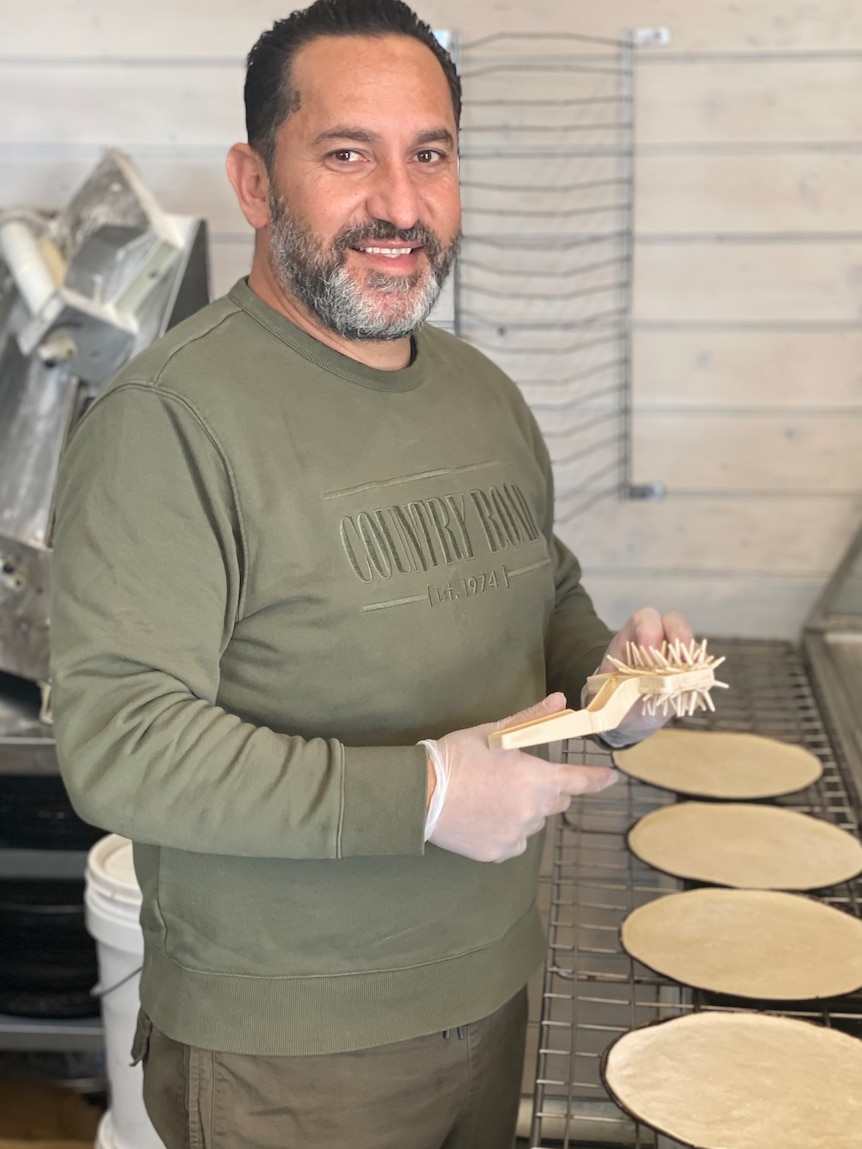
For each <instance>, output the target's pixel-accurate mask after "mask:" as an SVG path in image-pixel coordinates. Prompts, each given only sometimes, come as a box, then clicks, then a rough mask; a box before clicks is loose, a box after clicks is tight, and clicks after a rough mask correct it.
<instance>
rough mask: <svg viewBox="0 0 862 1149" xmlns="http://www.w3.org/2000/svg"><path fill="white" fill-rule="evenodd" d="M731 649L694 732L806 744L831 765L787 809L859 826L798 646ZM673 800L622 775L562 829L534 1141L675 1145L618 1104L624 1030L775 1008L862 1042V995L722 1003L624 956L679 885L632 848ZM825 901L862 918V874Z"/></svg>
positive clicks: (584, 748)
mask: <svg viewBox="0 0 862 1149" xmlns="http://www.w3.org/2000/svg"><path fill="white" fill-rule="evenodd" d="M710 649H711V650H712V651H713V652H714V653H716V654H725V655H727V662H726V663H725V664H724V666H723V667H722V678H723V679H724V680H725V681H727V682H728V683H729V684H730V686H731V690H729V691H727V692H725V693H723V695H722V698H721V700H720V704H719V707H718V710H717V713H715V714H703V715H698V717H696V718H692V719H686V720H685V721H684V723H682V724H683V725H685V726H686V727H690V728H698V729H713V730H728V731H744V732H749V733H754V734H762V735H766V736H768V737H771V738H776V739H779V740H783V741H786V742H791V743H795V744H797V745H801V746H804V747H805V748H806V749H808V750H810V751H812V752H813V753H814V754H816V755H817V756H818V758H819V759H820V760H821V762H822V763H823V768H824V769H823V775H822V777H821V779H820V780H819V781H818V782H817V783H816V784H815V785H813V786H811V787H809V788H808V789H807V790H804V791H802V792H800V793H798V794H793V795H789V796H787V797H783V798H780V799H777V800H776V801H777V802H778V803H779V804H781V805H782V806H789V807H792V808H793V809H795V810H799V811H802V812H804V813H807V814H811V815H813V816H815V817H818V818H823V819H825V820H827V821H829V822H832V823H833V824H835V825H837V826H840V827H841V828H843V829H846V830H849V831H851V832H853V833H855V834H858V833H859V819H858V815H857V811H856V810H855V809H854V807H853V804H852V802H851V799H850V797H849V794H850V793H852V790H850V788H849V786H848V783H847V775H846V772H845V771H846V767H845V764H844V763H843V762H842V761H840V760H838V759H837V758H836V756H835V754H834V751H833V749H832V746H831V745H830V742H829V739H828V737H827V734H826V731H825V729H824V725H823V721H822V719H821V716H820V713H819V711H818V708H817V703H816V701H815V698H814V694H813V691H812V687H811V684H810V682H809V679H808V676H807V674H806V671H805V668H804V665H803V663H802V660H801V657H800V654H799V652H798V650H797V648H796V647H795V646H793V645H792V644H790V643H785V642H772V641H757V640H742V639H733V640H726V641H722V640H716V641H711V642H710ZM564 753H565V755H566V758H567V760H568V761H570V762H581V763H584V764H588V765H601V764H606V763H607V758H608V752H606V751H604V750H602V748H600V747H598V746H596V745H595V744H593V743H590V742H585V741H581V740H572V741H571V742H569V743H567V744H566V746H565V747H564ZM674 801H676V798H675V796H674V795H673V794H671V793H669V792H667V791H663V790H658V789H656V788H654V787H651V786H647V785H644V784H642V783H639V782H635V781H633V780H630V779H626V778H624V779H623V780H622V781H621V782H620V783H619V784H618V785H617V786H615V787H613V788H612V789H611V790H609V791H606V792H605V793H603V794H601V795H598V796H594V797H590V798H587V799H583V800H580V801H579V802H578V803H576V804H575V805H573V806H572V808H571V810H570V812H569V814H568V815H566V817H565V818H562V819H560V820H559V821H558V823H557V825H556V828H555V830H554V842H553V859H552V869H551V874H550V892H551V904H550V911H549V921H548V934H549V937H548V942H549V944H548V953H547V959H546V966H545V975H544V985H543V992H542V1003H541V1018H540V1021H539V1041H538V1057H537V1065H536V1083H535V1092H534V1099H533V1113H532V1121H531V1129H530V1141H529V1144H530V1146H531V1147H536V1149H537V1147H540V1146H550V1145H553V1146H561V1147H562V1149H569V1147H570V1146H572V1147H574V1146H579V1147H584V1146H588V1145H595V1146H606V1145H613V1146H625V1147H630V1146H631V1147H634V1149H647V1147H650V1149H675V1147H676V1146H677V1145H678V1142H676V1141H672V1140H669V1139H667V1138H664V1137H662V1136H658V1135H656V1134H654V1133H653V1132H652V1131H651V1130H650V1129H648V1128H646V1127H645V1126H642V1125H639V1124H638V1123H637V1122H635V1121H633V1120H631V1119H630V1118H629V1117H627V1116H626V1115H624V1114H623V1113H622V1112H621V1111H620V1110H619V1109H617V1107H616V1106H615V1105H614V1104H613V1103H612V1102H611V1101H610V1099H609V1098H608V1096H607V1094H606V1093H605V1090H604V1088H603V1087H602V1084H601V1081H600V1078H599V1061H600V1059H601V1055H602V1053H603V1051H604V1050H605V1048H606V1047H607V1046H608V1045H609V1044H610V1043H611V1041H613V1040H614V1038H616V1037H617V1036H618V1035H620V1034H622V1033H624V1032H625V1031H627V1030H629V1029H631V1028H632V1027H634V1026H636V1025H642V1024H644V1023H646V1022H650V1021H654V1020H656V1019H659V1018H665V1017H672V1016H674V1015H675V1014H680V1013H684V1012H687V1011H690V1010H696V1009H701V1008H705V1007H708V1008H710V1009H739V1008H745V1009H769V1010H770V1011H771V1012H773V1013H774V1012H780V1013H783V1014H785V1015H787V1016H793V1017H803V1018H808V1019H810V1020H813V1021H817V1022H819V1023H821V1024H825V1025H829V1026H834V1027H835V1028H838V1029H842V1030H844V1031H845V1032H848V1033H851V1034H853V1035H855V1036H860V1037H862V993H859V994H853V995H848V996H846V997H842V998H840V999H835V1000H833V1001H822V1002H815V1003H804V1002H803V1003H798V1002H797V1003H793V1004H792V1005H789V1006H787V1007H786V1008H785V1007H784V1006H783V1005H782V1003H777V1002H769V1003H758V1002H750V1001H747V1000H746V1001H743V1000H741V999H734V998H727V997H719V996H717V995H714V994H708V993H704V992H701V991H698V990H690V989H686V988H684V987H682V986H680V985H679V984H678V983H676V982H674V981H671V980H670V979H668V978H663V977H661V976H659V975H657V974H655V973H653V972H652V971H650V970H648V969H647V968H646V967H645V966H642V965H640V964H639V963H637V962H635V961H633V960H632V959H631V958H629V956H628V955H627V954H626V953H624V951H623V950H622V948H621V946H620V941H619V928H620V925H621V923H622V921H623V919H624V918H625V917H626V916H627V915H628V914H629V913H630V912H631V911H632V910H634V909H635V908H636V907H638V906H640V905H643V904H644V903H646V902H649V901H651V900H652V899H653V898H656V897H658V896H660V895H662V894H665V893H668V892H671V891H673V890H677V889H681V888H683V883H682V882H680V881H678V880H677V879H675V878H671V877H668V876H667V875H664V874H660V873H659V872H658V871H656V870H653V869H652V868H650V867H649V866H647V865H645V864H644V863H642V862H640V861H639V860H638V859H637V858H635V857H634V855H633V854H631V853H630V851H629V850H628V849H627V847H626V842H625V835H626V833H627V831H628V829H629V828H630V827H631V825H632V824H633V823H634V822H635V821H637V820H638V819H639V818H640V817H642V816H643V815H645V814H647V813H649V812H650V811H651V810H654V809H656V808H657V807H659V806H666V805H670V804H671V803H673V802H674ZM818 896H820V897H821V899H822V900H823V901H825V902H828V903H830V904H831V905H834V906H836V907H838V908H840V909H842V910H845V911H847V912H850V913H852V914H855V915H856V916H862V880H860V879H856V880H854V881H852V882H847V883H844V884H843V885H841V886H838V887H835V888H833V889H829V890H825V891H820V893H819V895H818Z"/></svg>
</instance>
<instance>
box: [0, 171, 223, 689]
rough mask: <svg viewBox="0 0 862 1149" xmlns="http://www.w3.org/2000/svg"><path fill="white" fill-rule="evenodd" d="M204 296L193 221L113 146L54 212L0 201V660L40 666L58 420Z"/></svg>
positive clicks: (64, 421)
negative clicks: (164, 201) (166, 203)
mask: <svg viewBox="0 0 862 1149" xmlns="http://www.w3.org/2000/svg"><path fill="white" fill-rule="evenodd" d="M207 300H208V271H207V246H206V226H205V224H204V223H203V221H201V220H198V219H190V218H185V217H179V216H172V215H168V214H167V213H165V212H164V211H162V209H161V208H160V207H159V205H158V204H157V202H156V200H155V198H154V197H153V195H152V193H151V192H150V191H149V190H148V189H147V187H146V186H145V185H144V183H143V181H142V180H141V178H140V176H139V174H138V172H137V170H136V168H135V166H134V164H133V163H132V161H131V160H130V159H129V158H128V157H127V156H125V155H123V154H122V153H120V152H115V151H112V152H108V153H107V154H106V155H105V157H104V158H103V160H102V161H101V163H100V164H99V165H98V167H97V168H96V169H95V171H94V172H93V173H92V175H91V176H90V178H89V179H88V180H87V181H86V183H85V184H84V186H83V187H81V188H80V190H79V191H78V192H77V193H76V194H75V196H74V197H73V198H72V200H71V202H70V203H69V204H68V205H67V206H66V207H65V208H64V209H63V210H62V211H60V212H59V213H58V214H57V215H55V216H52V217H48V216H44V215H41V214H39V213H36V212H33V211H30V210H26V209H21V210H17V209H13V210H6V211H0V670H2V671H6V672H7V673H9V674H13V675H17V676H20V677H22V678H26V679H31V680H33V681H37V682H45V681H46V680H47V678H48V599H49V588H50V565H51V563H50V543H51V540H50V524H51V511H52V503H53V494H54V483H55V479H56V474H57V465H58V462H59V458H60V454H61V452H62V450H63V444H64V443H65V441H66V437H67V435H68V433H69V430H70V428H71V427H72V426H73V425H74V423H75V421H76V419H77V418H78V416H79V415H80V413H81V412H82V410H83V409H84V407H85V406H86V404H87V403H88V402H89V401H90V400H91V399H93V398H94V397H95V396H96V395H97V394H98V392H99V391H100V390H101V388H102V387H103V386H104V385H105V384H106V383H107V382H108V380H109V379H110V378H111V377H112V375H114V373H115V372H116V371H117V370H118V369H119V368H120V367H121V366H122V365H123V364H124V363H125V362H126V361H127V360H128V359H129V358H131V356H132V355H134V354H135V353H136V352H138V351H140V350H141V349H142V348H144V347H145V346H147V345H148V344H149V343H151V342H152V341H153V340H154V339H155V338H157V337H158V336H159V335H161V334H162V333H163V332H165V331H166V330H167V329H168V328H169V327H171V326H172V325H173V324H174V323H176V322H178V321H179V320H180V319H183V318H185V317H186V316H187V315H190V314H192V313H193V312H194V311H196V310H198V309H199V308H200V307H202V306H203V305H204V304H205V303H206V302H207Z"/></svg>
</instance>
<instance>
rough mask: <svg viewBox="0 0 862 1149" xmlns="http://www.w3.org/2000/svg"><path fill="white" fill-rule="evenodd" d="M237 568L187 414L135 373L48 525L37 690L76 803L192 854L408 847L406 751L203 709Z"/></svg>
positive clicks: (236, 517)
mask: <svg viewBox="0 0 862 1149" xmlns="http://www.w3.org/2000/svg"><path fill="white" fill-rule="evenodd" d="M244 561H245V555H244V539H243V529H242V521H241V517H240V514H239V510H238V504H237V500H236V496H235V488H234V483H233V478H232V475H231V472H230V468H229V466H228V464H227V462H226V460H225V458H224V455H223V453H222V452H221V450H220V448H219V445H218V443H217V441H216V440H215V438H214V436H213V434H212V433H211V431H210V430H209V428H208V427H207V426H206V425H205V423H204V422H203V420H202V419H201V418H200V417H199V416H198V415H197V413H196V412H195V411H194V410H193V409H192V408H191V407H190V406H189V405H188V404H187V403H186V402H185V401H184V400H183V399H182V398H181V397H179V396H177V395H174V394H170V393H166V392H164V391H160V390H159V389H157V388H155V387H153V386H152V385H151V384H145V383H134V382H130V383H125V384H123V385H121V386H119V387H117V388H116V389H114V390H113V391H111V392H109V393H108V394H106V395H105V396H103V397H102V398H101V399H100V400H99V401H98V402H97V403H96V404H95V405H94V406H93V408H92V409H91V410H90V411H89V412H88V413H87V415H86V416H85V418H84V419H83V421H82V422H81V424H80V425H79V427H78V428H77V430H76V432H75V434H74V436H73V438H72V441H71V444H70V446H69V448H68V450H67V452H66V454H65V456H64V459H63V463H62V467H61V473H60V479H59V483H58V492H57V506H56V525H55V532H54V556H53V592H52V611H51V627H52V632H51V647H52V699H53V710H54V725H55V735H56V742H57V754H58V758H59V761H60V768H61V772H62V774H63V777H64V780H65V782H66V785H67V788H68V790H69V794H70V796H71V798H72V801H73V804H74V805H75V808H76V809H77V810H78V812H79V813H80V815H81V816H82V817H83V818H85V819H86V820H87V821H90V822H92V823H94V824H95V825H98V826H102V827H104V828H106V829H109V830H112V831H115V832H117V833H119V834H122V835H124V836H126V837H128V838H132V839H133V840H135V841H138V842H144V843H152V844H157V845H163V846H170V847H174V848H177V849H184V850H191V851H199V852H203V853H208V854H232V855H237V856H258V857H290V858H339V857H347V856H351V855H380V854H421V853H422V852H423V849H424V844H423V826H424V820H425V806H426V789H427V767H426V757H425V751H424V748H423V747H413V746H410V747H391V746H390V747H352V748H351V747H346V746H344V745H343V744H342V743H340V742H338V741H337V740H335V739H325V738H319V739H308V740H306V739H303V738H300V737H296V736H291V735H289V734H283V733H277V732H275V731H273V730H271V729H269V728H267V727H264V726H256V725H253V724H251V723H249V722H246V721H243V720H241V719H240V718H239V717H238V716H236V715H234V714H231V713H228V712H227V711H226V710H224V709H223V708H222V707H220V706H219V705H218V704H217V701H216V700H217V696H218V687H219V661H220V657H221V655H222V653H223V651H224V650H225V648H226V646H227V643H228V642H229V640H230V637H231V633H232V628H233V625H234V622H235V620H236V619H237V617H238V616H239V614H240V611H241V608H242V592H243V573H244Z"/></svg>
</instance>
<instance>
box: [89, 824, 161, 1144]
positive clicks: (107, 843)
mask: <svg viewBox="0 0 862 1149" xmlns="http://www.w3.org/2000/svg"><path fill="white" fill-rule="evenodd" d="M86 878H87V887H86V892H85V895H84V905H85V908H86V921H87V929H88V930H89V932H90V933H91V934H92V936H93V937H94V938H95V939H96V949H97V951H98V957H99V992H100V994H101V1003H102V1023H103V1025H104V1027H105V1055H106V1063H107V1072H108V1082H109V1084H110V1096H111V1108H110V1110H109V1112H108V1113H106V1114H105V1116H104V1117H103V1119H102V1121H101V1123H100V1124H99V1131H98V1135H97V1138H96V1146H97V1147H98V1149H164V1146H163V1144H162V1141H161V1138H160V1137H159V1136H158V1134H157V1133H156V1131H155V1129H154V1128H153V1126H152V1123H151V1122H150V1119H149V1117H148V1116H147V1111H146V1110H145V1109H144V1099H143V1081H144V1078H143V1071H142V1070H141V1067H140V1065H132V1064H131V1060H132V1054H131V1050H132V1041H133V1039H134V1036H135V1023H136V1021H137V1017H138V1005H139V1000H138V994H139V986H140V981H141V972H140V971H141V964H142V962H143V960H144V938H143V934H142V933H141V927H140V924H139V921H138V917H139V915H140V910H141V891H140V888H139V887H138V882H137V879H136V877H135V867H134V863H133V861H132V843H131V842H130V841H128V839H126V838H120V837H119V836H118V835H117V834H109V835H108V837H107V838H100V839H99V841H98V842H96V844H95V846H93V848H92V849H91V850H90V853H89V854H88V856H87V872H86Z"/></svg>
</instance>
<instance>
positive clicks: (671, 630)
mask: <svg viewBox="0 0 862 1149" xmlns="http://www.w3.org/2000/svg"><path fill="white" fill-rule="evenodd" d="M693 637H694V636H693V634H692V633H691V627H690V626H689V625H688V623H687V622H686V620H685V619H684V618H683V616H682V615H681V614H665V615H660V614H659V612H658V611H657V610H653V608H652V607H649V606H648V607H644V609H643V610H638V611H635V613H634V614H633V615H632V616H631V618H630V619H629V620H628V622H627V623H626V624H625V626H624V627H623V628H622V630H620V631H618V632H617V633H616V634H615V635H614V637H613V638H612V639H611V642H610V645H609V646H608V649H607V651H606V652H605V657H604V659H603V660H602V664H601V666H600V667H599V669H598V671H597V673H598V674H613V673H614V672H615V671H616V667H615V666H614V664H613V663H612V662H611V661H610V657H613V658H617V659H619V661H620V662H625V661H626V643H627V642H634V643H636V644H637V645H638V646H647V647H649V646H654V647H656V648H657V649H661V644H662V643H663V642H676V640H677V639H680V640H681V641H682V642H684V643H685V644H686V645H688V643H690V642H691V641H692V638H693ZM609 656H610V657H609ZM672 717H673V714H668V715H667V716H664V715H661V714H655V715H650V714H645V713H644V709H643V703H642V702H636V703H635V704H634V706H633V707H632V708H631V710H630V711H629V712H628V714H627V715H626V716H625V718H624V719H623V720H622V722H621V723H620V724H619V726H617V727H616V729H615V730H609V731H607V733H605V734H601V735H600V736H599V737H600V738H602V740H603V741H605V742H607V744H608V745H609V746H614V747H619V746H631V745H633V744H634V743H635V742H642V741H643V740H644V738H648V737H649V735H650V734H654V733H655V732H656V730H660V729H661V727H662V726H664V724H665V723H666V722H668V721H670V719H671V718H672Z"/></svg>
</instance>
